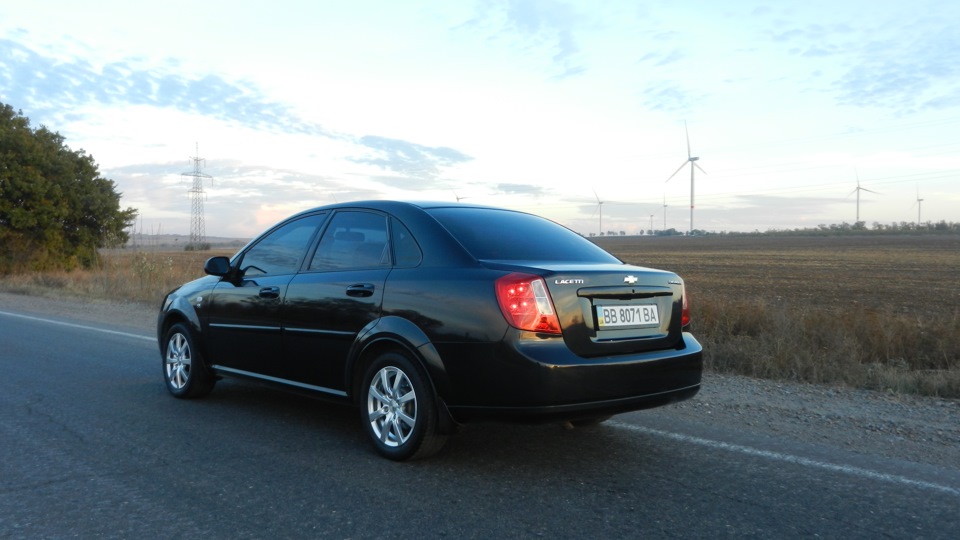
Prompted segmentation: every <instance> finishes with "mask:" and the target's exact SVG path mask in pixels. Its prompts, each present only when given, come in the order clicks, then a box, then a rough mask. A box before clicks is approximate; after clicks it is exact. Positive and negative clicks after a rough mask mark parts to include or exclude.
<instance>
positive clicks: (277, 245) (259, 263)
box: [240, 214, 326, 276]
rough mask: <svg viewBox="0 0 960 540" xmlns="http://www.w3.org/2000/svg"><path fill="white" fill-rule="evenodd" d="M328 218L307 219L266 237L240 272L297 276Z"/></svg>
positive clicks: (319, 215) (244, 259) (312, 217)
mask: <svg viewBox="0 0 960 540" xmlns="http://www.w3.org/2000/svg"><path fill="white" fill-rule="evenodd" d="M325 217H326V215H325V214H314V215H312V216H305V217H302V218H300V219H298V220H296V221H291V222H290V223H287V224H286V225H284V226H282V227H280V228H279V229H277V230H275V231H273V232H271V233H270V234H268V235H267V236H265V237H263V238H262V239H261V240H260V241H259V242H257V243H256V244H255V245H254V246H253V247H252V248H250V249H249V250H248V251H247V252H246V253H245V254H244V255H243V259H242V260H241V262H240V268H242V269H243V272H244V275H245V276H263V275H271V276H273V275H282V274H292V273H294V272H296V271H297V270H298V269H299V267H300V258H301V257H303V253H304V252H305V251H306V250H307V248H308V247H309V245H310V239H311V238H313V233H314V231H316V230H317V227H319V226H320V224H321V223H323V220H324V218H325Z"/></svg>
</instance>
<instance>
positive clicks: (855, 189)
mask: <svg viewBox="0 0 960 540" xmlns="http://www.w3.org/2000/svg"><path fill="white" fill-rule="evenodd" d="M853 172H854V174H856V175H857V187H855V188H853V191H851V192H850V193H847V197H849V196H850V195H853V193H854V192H856V193H857V221H856V223H860V192H861V191H866V192H867V193H873V194H874V195H879V193H877V192H876V191H873V190H869V189H867V188H865V187H860V173H858V172H857V170H856V169H854V170H853Z"/></svg>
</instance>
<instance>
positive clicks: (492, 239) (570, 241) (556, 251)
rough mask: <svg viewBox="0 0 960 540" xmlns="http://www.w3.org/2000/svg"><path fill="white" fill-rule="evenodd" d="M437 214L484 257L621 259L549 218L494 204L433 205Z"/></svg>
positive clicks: (473, 252)
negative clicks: (456, 206) (440, 206)
mask: <svg viewBox="0 0 960 540" xmlns="http://www.w3.org/2000/svg"><path fill="white" fill-rule="evenodd" d="M428 213H429V214H430V215H432V216H433V217H434V218H436V220H437V221H439V222H440V224H442V225H443V226H444V227H445V228H446V229H447V230H448V231H450V233H451V234H452V235H453V236H454V237H455V238H456V239H457V240H459V241H460V243H461V244H463V247H465V248H467V251H469V252H470V254H471V255H473V256H474V257H476V258H477V259H481V260H495V261H554V262H571V263H619V262H620V261H619V260H618V259H617V258H616V257H614V256H613V255H611V254H609V253H607V252H606V251H604V250H603V249H601V248H599V247H597V245H596V244H594V243H593V242H591V241H589V240H587V239H586V238H584V237H582V236H580V235H579V234H577V233H575V232H573V231H571V230H570V229H567V228H566V227H563V226H561V225H558V224H556V223H554V222H552V221H550V220H548V219H544V218H541V217H538V216H534V215H531V214H524V213H521V212H512V211H510V210H498V209H494V208H455V207H454V208H451V207H447V208H433V209H430V210H428Z"/></svg>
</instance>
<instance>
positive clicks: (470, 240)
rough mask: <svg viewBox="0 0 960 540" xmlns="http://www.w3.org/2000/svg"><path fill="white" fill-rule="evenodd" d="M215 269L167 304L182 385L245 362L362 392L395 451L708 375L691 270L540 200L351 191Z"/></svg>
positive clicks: (323, 386)
mask: <svg viewBox="0 0 960 540" xmlns="http://www.w3.org/2000/svg"><path fill="white" fill-rule="evenodd" d="M204 270H205V271H206V273H207V274H209V275H208V276H207V277H204V278H201V279H198V280H196V281H192V282H190V283H187V284H185V285H183V286H181V287H180V288H178V289H176V290H174V291H172V292H171V293H170V294H168V295H167V297H166V298H165V299H164V301H163V304H162V308H161V310H160V315H159V318H158V324H157V332H158V338H159V344H160V350H161V356H162V366H163V375H164V380H165V381H166V386H167V388H168V389H169V390H170V392H171V393H172V394H173V395H174V396H177V397H181V398H195V397H201V396H203V395H206V394H207V393H209V392H210V391H211V390H212V389H213V386H214V384H215V382H216V381H217V380H218V379H219V378H221V377H242V378H247V379H253V380H256V381H261V382H266V383H270V384H275V385H279V386H281V387H284V388H288V389H291V390H296V391H306V392H309V393H312V394H315V395H317V396H322V397H328V398H332V399H336V400H342V401H347V402H350V403H353V404H355V405H356V406H358V407H359V409H360V412H361V415H360V416H361V423H362V424H363V426H364V429H365V430H366V431H367V432H368V433H369V435H370V439H371V441H372V442H373V445H374V447H375V448H376V449H377V451H379V452H380V453H381V454H382V455H384V456H386V457H388V458H391V459H395V460H405V459H411V458H420V457H425V456H428V455H430V454H432V453H434V452H436V451H437V450H439V449H440V448H441V447H442V446H443V444H444V442H445V441H446V438H447V436H448V435H450V434H451V433H453V432H455V431H456V429H457V428H458V427H459V426H460V425H461V424H462V423H467V422H471V421H477V420H489V419H497V420H519V421H532V422H542V421H566V422H571V423H572V424H574V425H577V424H588V423H596V422H602V421H603V420H605V419H607V418H609V417H610V416H611V415H613V414H617V413H622V412H626V411H632V410H638V409H644V408H650V407H656V406H659V405H664V404H667V403H671V402H674V401H679V400H682V399H687V398H690V397H692V396H693V395H694V394H696V393H697V391H698V390H699V388H700V377H701V372H702V366H703V361H702V348H701V346H700V344H699V343H698V342H697V340H696V339H694V337H693V336H692V335H691V334H690V333H689V326H690V313H689V309H688V299H687V295H686V292H685V289H684V285H683V281H682V280H681V279H680V278H679V277H678V276H677V275H676V274H673V273H671V272H665V271H662V270H653V269H649V268H644V267H639V266H632V265H627V264H624V263H623V262H622V261H620V260H619V259H617V258H616V257H614V256H613V255H611V254H609V253H607V252H606V251H604V250H603V249H601V248H599V247H597V246H596V245H595V244H594V243H592V242H590V241H589V240H587V239H585V238H583V237H582V236H580V235H578V234H577V233H575V232H573V231H571V230H569V229H567V228H565V227H562V226H560V225H558V224H556V223H554V222H552V221H549V220H547V219H544V218H541V217H537V216H534V215H531V214H526V213H522V212H516V211H511V210H504V209H499V208H491V207H483V206H471V205H464V204H444V203H407V202H390V201H368V202H356V203H342V204H335V205H330V206H324V207H320V208H316V209H313V210H309V211H306V212H302V213H300V214H297V215H295V216H292V217H290V218H289V219H286V220H284V221H283V222H281V223H279V224H278V225H276V226H274V227H273V228H271V229H270V230H268V231H266V232H265V233H264V234H262V235H261V236H260V237H259V238H257V239H255V240H253V241H252V242H250V243H249V244H248V245H247V246H246V247H244V248H243V249H242V250H240V251H239V252H238V253H237V254H236V255H234V256H233V257H232V258H230V259H228V258H227V257H213V258H211V259H209V260H208V261H207V262H206V265H205V267H204Z"/></svg>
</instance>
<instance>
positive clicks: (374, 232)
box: [281, 210, 392, 395]
mask: <svg viewBox="0 0 960 540" xmlns="http://www.w3.org/2000/svg"><path fill="white" fill-rule="evenodd" d="M388 240H389V238H388V234H387V216H385V215H383V214H380V213H377V212H371V211H365V210H340V211H338V212H336V213H335V214H334V215H333V216H332V217H331V219H330V222H329V224H328V225H327V227H326V228H325V229H324V231H323V234H322V236H321V238H320V242H319V244H318V246H317V249H316V250H315V252H314V254H313V255H312V257H311V258H310V260H309V262H308V263H307V265H306V267H305V268H304V271H303V272H301V273H300V274H298V275H296V276H295V277H294V278H293V279H292V280H291V282H290V284H289V285H288V287H287V293H286V298H285V300H284V306H283V314H282V321H281V324H282V326H283V328H284V331H283V347H284V362H285V365H284V375H283V376H284V378H287V379H290V380H294V381H298V382H300V383H303V384H307V385H309V386H311V387H314V389H316V390H321V391H327V392H329V393H333V394H336V395H346V393H345V390H346V389H345V388H344V370H345V365H346V359H347V355H348V353H349V351H350V346H351V345H352V344H353V342H354V340H355V339H356V336H357V334H358V333H359V332H360V330H362V329H363V328H364V327H365V326H367V325H368V324H369V323H370V322H372V321H374V320H376V319H378V318H379V317H380V312H381V307H382V301H383V288H384V284H385V282H386V279H387V275H388V274H389V273H390V268H391V256H392V255H391V249H390V247H389V246H390V244H389V242H388Z"/></svg>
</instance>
